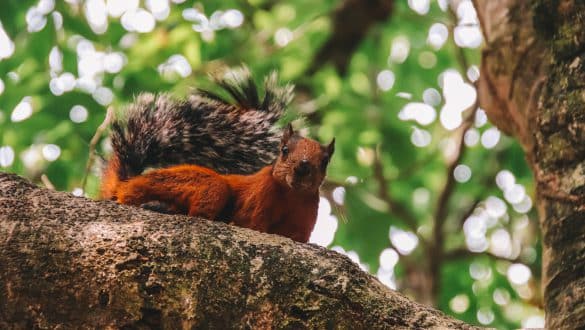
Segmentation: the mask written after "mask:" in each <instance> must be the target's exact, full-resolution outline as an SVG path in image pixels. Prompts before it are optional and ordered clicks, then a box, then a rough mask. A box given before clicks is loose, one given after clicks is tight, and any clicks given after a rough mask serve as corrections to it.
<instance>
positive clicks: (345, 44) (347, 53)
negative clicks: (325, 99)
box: [307, 0, 394, 75]
mask: <svg viewBox="0 0 585 330" xmlns="http://www.w3.org/2000/svg"><path fill="white" fill-rule="evenodd" d="M393 7H394V0H369V1H362V0H345V1H343V2H342V3H341V4H340V5H339V6H338V7H337V8H336V9H335V11H334V13H333V17H332V33H331V35H330V37H329V39H327V41H325V43H324V44H323V45H322V46H321V48H320V49H319V51H318V52H317V54H316V55H315V57H314V58H313V62H312V64H311V66H310V67H309V69H308V71H307V73H308V74H309V75H312V74H314V73H315V72H317V71H318V70H320V69H321V68H322V67H323V66H324V65H325V64H326V63H328V62H330V63H331V64H333V65H334V66H335V69H336V70H337V72H338V73H340V74H342V75H343V74H345V72H346V71H347V66H348V64H349V62H350V60H351V57H352V56H353V53H354V51H355V50H356V48H357V47H358V46H359V44H360V43H361V42H362V40H363V39H364V38H365V37H366V35H367V33H368V31H369V30H370V29H371V28H372V26H374V25H375V24H376V23H378V22H383V21H385V20H386V19H388V17H390V15H391V14H392V9H393Z"/></svg>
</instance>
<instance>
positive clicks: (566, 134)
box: [474, 0, 585, 329]
mask: <svg viewBox="0 0 585 330" xmlns="http://www.w3.org/2000/svg"><path fill="white" fill-rule="evenodd" d="M474 5H475V8H476V10H477V12H478V17H480V18H481V21H480V22H481V24H482V29H483V30H484V32H485V35H486V36H487V37H486V40H487V43H486V45H485V49H484V50H483V53H482V65H481V76H480V79H479V91H478V93H479V100H480V104H481V106H482V108H484V109H485V111H486V113H487V115H488V117H489V118H490V120H491V121H492V122H493V123H494V124H495V125H496V126H498V128H500V129H501V130H502V131H504V132H505V133H507V134H510V135H513V136H515V137H516V138H518V140H519V141H520V143H521V144H522V146H523V148H524V150H525V152H526V156H527V157H526V158H527V159H528V161H529V164H530V166H531V167H532V169H533V170H534V177H535V180H536V182H537V196H538V200H537V208H538V211H539V214H540V224H541V232H542V236H543V240H542V241H543V252H542V259H543V276H542V281H543V282H542V283H543V287H544V301H545V306H544V307H545V312H546V322H547V327H548V328H550V329H564V328H583V327H585V307H584V306H585V277H584V276H583V274H584V273H585V249H584V248H583V247H584V245H583V242H584V238H585V226H583V219H584V218H585V171H584V169H585V156H584V155H585V143H584V139H585V138H584V137H585V122H584V121H583V118H585V111H584V109H585V98H583V95H584V93H585V85H583V81H585V55H584V53H583V50H584V49H585V15H583V13H584V12H585V3H584V2H583V1H578V0H565V1H553V0H534V1H520V0H502V1H487V0H475V1H474Z"/></svg>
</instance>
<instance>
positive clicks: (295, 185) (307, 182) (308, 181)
mask: <svg viewBox="0 0 585 330" xmlns="http://www.w3.org/2000/svg"><path fill="white" fill-rule="evenodd" d="M286 181H287V184H288V186H289V187H290V188H292V189H296V190H303V191H312V190H315V189H314V187H315V180H314V178H313V176H312V175H308V176H301V177H299V176H296V175H289V176H287V180H286Z"/></svg>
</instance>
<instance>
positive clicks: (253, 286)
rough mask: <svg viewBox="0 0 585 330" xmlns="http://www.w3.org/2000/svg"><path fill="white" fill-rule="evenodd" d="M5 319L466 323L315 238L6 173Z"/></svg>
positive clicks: (5, 322)
mask: <svg viewBox="0 0 585 330" xmlns="http://www.w3.org/2000/svg"><path fill="white" fill-rule="evenodd" d="M0 264H1V265H2V268H1V269H0V297H2V299H0V328H3V329H6V328H53V327H62V328H89V327H91V328H94V327H97V328H122V327H138V328H168V329H171V328H173V329H177V328H198V327H204V328H226V327H236V328H262V329H265V328H287V327H288V328H297V329H298V328H327V327H334V328H353V329H357V328H362V329H363V328H396V327H398V328H425V329H427V328H466V329H471V328H473V327H472V326H469V325H466V324H464V323H461V322H459V321H456V320H454V319H451V318H449V317H447V316H445V315H443V314H442V313H441V312H438V311H436V310H433V309H431V308H428V307H425V306H422V305H419V304H416V303H413V302H411V301H409V300H408V299H406V298H404V297H403V296H402V295H400V294H398V293H396V292H393V291H391V290H389V289H387V288H386V287H385V286H383V285H382V284H381V283H380V282H378V281H377V280H376V279H375V278H374V277H372V276H371V275H369V274H367V273H364V272H362V271H361V270H360V269H359V267H358V266H357V265H355V264H354V263H352V262H351V261H350V260H349V259H348V258H346V257H344V256H342V255H340V254H337V253H335V252H332V251H329V250H326V249H323V248H320V247H316V246H313V245H308V244H299V243H295V242H293V241H291V240H289V239H286V238H282V237H279V236H274V235H267V234H261V233H257V232H253V231H250V230H247V229H242V228H237V227H233V226H229V225H225V224H222V223H217V222H208V221H204V220H197V219H195V218H189V217H186V216H170V215H161V214H157V213H153V212H149V211H146V210H141V209H137V208H132V207H127V206H120V205H117V204H114V203H112V202H106V201H102V202H95V201H91V200H88V199H85V198H78V197H73V196H72V195H70V194H66V193H62V192H55V191H50V190H46V189H42V188H38V187H35V186H33V185H32V184H30V183H28V182H26V181H24V180H23V179H21V178H19V177H17V176H15V175H11V174H5V173H4V174H3V173H0Z"/></svg>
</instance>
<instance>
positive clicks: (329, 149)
mask: <svg viewBox="0 0 585 330" xmlns="http://www.w3.org/2000/svg"><path fill="white" fill-rule="evenodd" d="M334 151H335V138H333V140H331V142H329V145H328V146H327V153H328V154H329V157H331V156H333V152H334Z"/></svg>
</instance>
